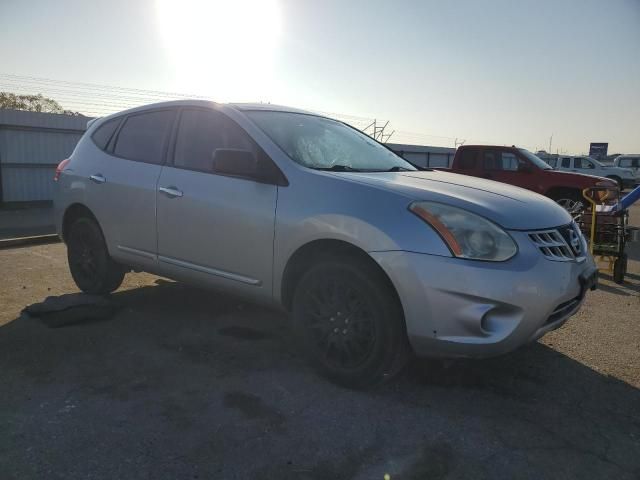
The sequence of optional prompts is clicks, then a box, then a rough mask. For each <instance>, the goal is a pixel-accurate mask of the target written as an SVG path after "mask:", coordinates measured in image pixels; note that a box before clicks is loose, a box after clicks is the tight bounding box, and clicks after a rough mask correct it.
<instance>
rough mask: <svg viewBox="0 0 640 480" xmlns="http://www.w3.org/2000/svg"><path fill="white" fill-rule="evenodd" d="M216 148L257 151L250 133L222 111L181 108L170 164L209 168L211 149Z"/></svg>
mask: <svg viewBox="0 0 640 480" xmlns="http://www.w3.org/2000/svg"><path fill="white" fill-rule="evenodd" d="M218 148H236V149H239V150H251V151H253V152H254V153H258V151H257V150H258V148H257V146H256V144H255V143H254V142H253V140H252V139H251V137H249V135H248V134H247V133H246V132H245V131H244V130H243V129H242V128H241V127H240V126H238V125H237V124H236V123H235V122H233V121H232V120H230V119H229V118H227V117H226V116H225V115H224V114H222V113H219V112H215V111H213V110H185V111H184V112H182V116H181V119H180V127H179V129H178V135H177V137H176V146H175V152H174V158H173V164H174V166H175V167H177V168H187V169H191V170H201V171H205V172H212V171H213V153H214V151H215V150H216V149H218Z"/></svg>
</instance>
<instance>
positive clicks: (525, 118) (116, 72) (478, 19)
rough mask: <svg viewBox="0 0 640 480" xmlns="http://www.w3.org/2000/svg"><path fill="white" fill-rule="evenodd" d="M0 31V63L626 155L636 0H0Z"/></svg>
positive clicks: (638, 60)
mask: <svg viewBox="0 0 640 480" xmlns="http://www.w3.org/2000/svg"><path fill="white" fill-rule="evenodd" d="M0 38H1V39H2V42H0V58H1V59H2V62H1V63H0V74H13V75H25V76H34V77H42V78H49V79H55V80H64V81H69V82H86V83H96V84H101V85H114V86H119V87H129V88H139V89H150V90H159V91H170V92H181V93H188V94H194V95H205V96H211V97H213V98H215V99H216V100H218V101H222V102H226V101H242V102H244V101H261V102H271V103H277V104H284V105H289V106H294V107H298V108H306V109H311V110H316V111H323V112H331V113H340V114H346V115H355V116H360V117H366V118H377V119H384V120H389V121H390V128H391V129H395V130H396V133H395V134H394V136H393V137H392V139H391V141H403V142H405V143H415V144H427V145H441V146H451V147H453V146H454V143H455V141H456V140H455V139H457V140H458V142H460V141H463V140H464V141H465V142H466V143H467V144H471V143H495V144H508V145H511V144H516V145H519V146H524V147H526V148H529V149H531V150H537V149H548V147H549V140H550V137H551V135H553V139H552V148H551V150H552V151H553V152H554V153H555V152H556V151H559V152H561V153H574V154H580V153H585V152H587V151H588V148H589V142H609V152H610V153H614V152H617V153H640V0H608V1H602V0H536V1H533V0H531V1H529V0H522V1H511V0H510V1H507V0H485V1H475V0H450V1H445V0H440V1H431V0H424V1H409V0H397V1H389V0H384V1H378V0H368V1H361V0H322V1H319V0H128V1H126V0H111V1H108V2H107V1H103V2H94V1H86V0H82V1H65V0H58V1H53V0H50V1H42V0H31V1H29V0H0ZM1 89H3V86H2V85H1V84H0V90H1ZM4 89H5V90H6V86H5V88H4ZM33 93H38V92H35V91H34V92H33ZM43 93H44V92H43ZM50 96H52V97H53V98H55V94H51V95H50ZM63 100H64V99H63ZM61 103H64V102H62V101H61ZM63 106H64V105H63Z"/></svg>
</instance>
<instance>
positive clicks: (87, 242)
mask: <svg viewBox="0 0 640 480" xmlns="http://www.w3.org/2000/svg"><path fill="white" fill-rule="evenodd" d="M67 260H68V261H69V270H70V271H71V276H72V277H73V281H74V282H75V283H76V285H77V286H78V288H79V289H80V290H82V291H83V292H85V293H95V294H105V293H111V292H113V291H114V290H116V289H117V288H118V287H119V286H120V285H121V284H122V280H123V279H124V275H125V269H124V267H123V266H122V265H119V264H118V263H116V262H115V261H113V259H112V258H111V256H110V255H109V251H108V250H107V245H106V243H105V241H104V237H103V236H102V231H101V230H100V227H99V226H98V224H97V223H96V221H95V220H93V219H91V218H87V217H81V218H78V219H77V220H75V221H74V222H73V224H72V225H71V227H70V229H69V234H68V236H67Z"/></svg>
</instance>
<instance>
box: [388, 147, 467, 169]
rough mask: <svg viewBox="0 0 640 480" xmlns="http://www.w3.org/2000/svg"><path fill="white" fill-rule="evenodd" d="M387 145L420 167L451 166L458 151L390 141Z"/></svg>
mask: <svg viewBox="0 0 640 480" xmlns="http://www.w3.org/2000/svg"><path fill="white" fill-rule="evenodd" d="M387 146H388V147H389V148H390V149H391V150H393V151H394V152H396V153H397V154H398V155H400V156H401V157H402V158H404V159H405V160H407V161H409V162H411V163H413V164H414V165H418V166H420V167H436V168H437V167H445V168H446V167H449V166H451V162H452V161H453V157H454V155H455V153H456V149H455V148H447V147H430V146H428V145H404V144H400V143H388V144H387Z"/></svg>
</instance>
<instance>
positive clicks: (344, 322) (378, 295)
mask: <svg viewBox="0 0 640 480" xmlns="http://www.w3.org/2000/svg"><path fill="white" fill-rule="evenodd" d="M292 316H293V321H294V328H295V330H296V332H297V334H298V338H300V340H301V343H302V346H303V348H304V351H305V353H306V354H307V356H308V357H309V359H310V361H311V363H312V364H313V365H314V366H315V367H316V368H317V369H318V370H319V371H320V372H321V373H322V374H324V375H325V376H326V377H328V378H329V379H330V380H332V381H334V382H335V383H338V384H341V385H344V386H347V387H351V388H364V387H368V386H371V385H374V384H377V383H380V382H382V381H385V380H388V379H390V378H392V377H393V376H395V375H396V374H397V373H398V372H400V371H401V370H402V368H403V367H404V366H405V364H406V362H407V360H408V359H409V352H410V347H409V344H408V341H407V337H406V331H405V327H404V318H403V314H402V308H401V306H400V303H399V301H398V299H397V297H396V295H395V292H393V290H392V287H391V286H390V285H389V282H388V281H387V280H386V279H385V278H384V276H383V275H382V274H381V272H379V271H378V270H377V269H376V268H375V267H374V266H371V265H368V264H366V262H354V261H353V260H351V259H348V258H340V259H329V260H325V261H320V262H319V263H317V264H316V265H314V266H312V267H311V268H310V269H309V270H308V271H307V272H306V273H305V274H304V275H303V277H302V279H301V280H300V282H299V284H298V286H297V288H296V291H295V293H294V298H293V309H292Z"/></svg>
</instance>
